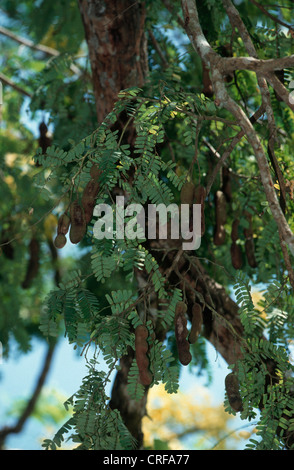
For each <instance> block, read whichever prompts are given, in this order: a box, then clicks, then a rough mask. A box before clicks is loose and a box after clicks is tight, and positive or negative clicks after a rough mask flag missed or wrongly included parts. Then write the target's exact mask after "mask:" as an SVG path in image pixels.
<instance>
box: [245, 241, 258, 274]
mask: <svg viewBox="0 0 294 470" xmlns="http://www.w3.org/2000/svg"><path fill="white" fill-rule="evenodd" d="M254 252H255V246H254V240H253V238H252V237H251V238H247V240H246V241H245V253H246V257H247V261H248V264H249V266H250V267H251V268H256V267H257V263H256V259H255V253H254Z"/></svg>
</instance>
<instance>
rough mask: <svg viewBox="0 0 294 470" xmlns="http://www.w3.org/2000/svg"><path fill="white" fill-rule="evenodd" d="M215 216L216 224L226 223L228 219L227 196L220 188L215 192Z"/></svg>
mask: <svg viewBox="0 0 294 470" xmlns="http://www.w3.org/2000/svg"><path fill="white" fill-rule="evenodd" d="M214 201H215V217H216V225H217V226H219V225H224V224H225V223H226V221H227V201H226V196H225V195H224V193H223V192H222V191H220V190H218V191H217V192H216V193H215V197H214Z"/></svg>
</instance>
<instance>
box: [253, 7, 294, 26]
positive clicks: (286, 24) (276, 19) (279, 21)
mask: <svg viewBox="0 0 294 470" xmlns="http://www.w3.org/2000/svg"><path fill="white" fill-rule="evenodd" d="M250 2H251V3H253V5H255V6H256V7H257V8H259V10H260V11H262V13H264V14H265V15H266V16H268V17H269V18H270V19H271V20H273V21H274V22H275V23H278V24H280V25H281V26H284V27H285V28H288V29H289V31H292V32H293V33H294V29H293V28H292V26H291V25H289V24H288V23H285V22H284V21H282V20H280V19H279V18H276V17H275V16H274V15H272V14H271V13H269V12H268V11H267V10H266V9H265V8H264V6H263V5H260V3H258V2H256V1H255V0H250Z"/></svg>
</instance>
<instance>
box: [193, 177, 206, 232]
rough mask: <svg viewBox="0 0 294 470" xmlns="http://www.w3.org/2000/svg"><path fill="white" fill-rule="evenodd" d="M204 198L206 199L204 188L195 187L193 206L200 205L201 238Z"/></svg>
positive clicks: (203, 219) (203, 223)
mask: <svg viewBox="0 0 294 470" xmlns="http://www.w3.org/2000/svg"><path fill="white" fill-rule="evenodd" d="M205 197H206V189H205V188H204V186H197V188H195V192H194V198H195V204H201V237H202V236H203V235H204V233H205V212H204V208H205Z"/></svg>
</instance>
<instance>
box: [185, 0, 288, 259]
mask: <svg viewBox="0 0 294 470" xmlns="http://www.w3.org/2000/svg"><path fill="white" fill-rule="evenodd" d="M182 7H183V13H184V17H185V25H186V31H187V34H188V36H189V38H190V40H191V43H192V45H193V47H194V48H195V50H196V51H197V52H198V53H199V54H200V56H201V57H202V59H203V60H204V61H205V62H207V63H208V64H209V66H210V69H211V78H212V83H213V88H214V91H215V95H216V100H215V102H216V104H218V105H219V106H222V107H224V108H226V109H227V110H228V111H229V112H230V113H231V114H232V115H233V116H234V117H235V119H236V121H237V123H238V124H239V125H240V126H241V128H242V129H243V131H244V134H246V137H247V139H248V142H249V143H250V145H251V146H252V148H253V151H254V154H255V157H256V161H257V164H258V167H259V171H260V176H261V181H262V185H263V188H264V191H265V195H266V198H267V201H268V203H269V207H270V209H271V212H272V215H273V218H274V219H275V221H276V223H277V225H278V227H279V229H280V231H281V235H282V238H283V240H284V242H285V243H286V244H287V245H288V247H289V249H290V251H291V253H292V255H294V235H293V233H292V231H291V229H290V227H289V225H288V222H287V220H286V218H285V216H284V214H283V212H282V210H281V207H280V205H279V202H278V199H277V195H276V192H275V189H274V185H273V181H272V178H271V173H270V169H269V166H268V161H267V157H266V155H265V153H264V150H263V147H262V144H261V142H260V139H259V138H258V136H257V134H256V133H255V131H254V128H253V126H252V124H251V122H250V120H249V118H248V117H247V116H246V114H245V113H244V111H243V110H242V109H241V108H240V107H239V106H238V105H237V103H235V101H234V100H233V99H232V98H231V97H230V96H229V94H228V92H227V90H226V86H225V83H224V74H223V71H222V65H221V64H222V60H223V59H224V58H222V57H220V56H219V55H218V54H217V53H216V52H215V51H214V50H213V49H212V48H211V46H210V44H209V43H208V42H207V40H206V38H205V36H204V34H203V32H202V29H201V26H200V23H199V18H198V12H197V8H196V5H195V2H194V0H182ZM226 73H227V71H226Z"/></svg>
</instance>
